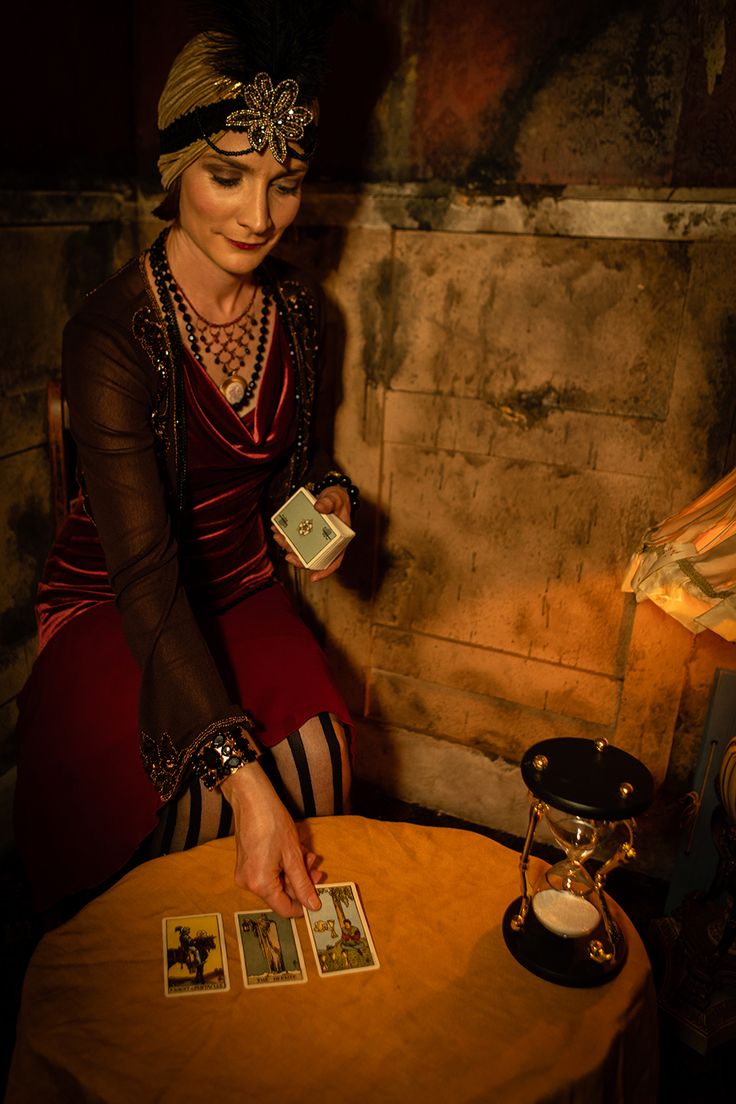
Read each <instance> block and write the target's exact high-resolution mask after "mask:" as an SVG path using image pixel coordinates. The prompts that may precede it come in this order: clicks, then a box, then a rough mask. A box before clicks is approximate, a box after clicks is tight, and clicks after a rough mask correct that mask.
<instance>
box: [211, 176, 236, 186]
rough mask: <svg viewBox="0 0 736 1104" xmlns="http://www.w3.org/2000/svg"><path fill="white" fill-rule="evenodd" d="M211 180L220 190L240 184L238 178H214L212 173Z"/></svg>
mask: <svg viewBox="0 0 736 1104" xmlns="http://www.w3.org/2000/svg"><path fill="white" fill-rule="evenodd" d="M212 179H213V180H214V182H215V184H219V185H220V187H221V188H234V187H235V185H236V184H239V183H240V177H239V176H215V175H214V173H213V175H212Z"/></svg>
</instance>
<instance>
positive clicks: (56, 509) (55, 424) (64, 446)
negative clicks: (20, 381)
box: [46, 379, 79, 533]
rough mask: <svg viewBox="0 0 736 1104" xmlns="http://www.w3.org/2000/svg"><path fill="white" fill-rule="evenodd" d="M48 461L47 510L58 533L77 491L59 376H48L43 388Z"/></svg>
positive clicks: (67, 411)
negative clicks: (44, 393)
mask: <svg viewBox="0 0 736 1104" xmlns="http://www.w3.org/2000/svg"><path fill="white" fill-rule="evenodd" d="M46 415H47V425H48V442H49V463H50V465H51V512H52V515H53V518H54V526H55V530H56V532H57V533H58V531H59V529H60V528H61V526H62V525H63V524H64V521H65V519H66V517H67V515H68V514H69V511H70V509H71V506H72V503H73V502H74V501H75V500H76V498H77V495H78V493H79V489H78V487H77V479H76V461H77V455H76V453H77V450H76V446H75V444H74V439H73V438H72V435H71V433H70V432H69V410H68V408H67V405H66V403H65V402H64V396H63V394H62V390H61V380H57V379H53V380H50V381H49V383H48V386H47V388H46Z"/></svg>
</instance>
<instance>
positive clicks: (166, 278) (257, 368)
mask: <svg viewBox="0 0 736 1104" xmlns="http://www.w3.org/2000/svg"><path fill="white" fill-rule="evenodd" d="M150 258H151V271H152V272H153V277H154V280H155V281H156V289H157V291H158V293H159V299H161V300H162V302H165V301H166V300H167V299H168V297H169V296H170V297H171V300H173V302H174V304H175V307H176V309H177V310H178V311H179V313H180V314H181V317H182V321H183V323H184V329H185V331H186V335H187V341H188V343H189V348H190V349H191V351H192V356H194V358H195V359H196V360H197V362H198V363H199V364H200V365H201V366H202V368H203V369H204V370H205V372H206V371H207V366H206V364H205V363H204V360H203V358H202V354H201V352H200V348H199V342H198V340H197V329H199V330H200V332H202V333H203V335H204V333H205V330H206V328H210V329H211V330H223V331H225V341H224V342H222V341H220V342H219V345H218V346H216V347H215V350H214V351H215V363H216V364H218V365H220V366H221V367H222V371H223V373H224V376H225V379H224V380H223V381H222V383H221V384H220V391H221V392H222V394H223V395H224V397H225V399H226V400H227V402H228V403H229V404H230V406H231V407H232V408H233V410H234V411H235V412H236V413H239V412H240V411H241V410H242V409H243V407H245V406H248V404H249V403H250V401H251V399H252V398H253V395H254V394H255V390H256V387H257V386H258V381H259V379H260V377H261V373H262V371H263V361H264V357H265V353H266V344H267V341H268V329H269V325H268V323H269V315H270V309H271V295H270V291H269V289H268V286H267V285H266V284H261V285H260V287H261V296H262V300H263V305H262V308H261V322H260V333H259V336H258V344H257V346H256V352H255V360H254V363H253V370H252V372H251V374H250V379H248V380H246V379H244V378H243V376H241V375H240V374H239V372H238V368H241V369H242V368H244V367H245V357H246V356H249V355H250V345H249V344H247V343H248V342H250V341H252V340H253V336H254V335H253V331H252V329H251V327H252V326H254V325H255V321H256V320H255V318H254V317H253V316H252V315H250V311H251V308H252V306H253V303H254V301H255V297H256V293H257V291H258V286H259V285H258V284H256V287H255V288H254V290H253V296H252V298H251V301H250V303H249V304H248V306H247V307H246V309H245V310H244V311H243V313H242V314H241V315H239V316H238V317H237V318H235V319H233V320H232V321H231V322H224V323H214V322H209V321H208V320H207V319H206V318H204V316H203V315H201V314H200V313H199V311H198V310H197V309H196V307H194V306H192V304H191V303H190V301H189V299H188V298H187V296H186V295H185V294H184V291H183V290H182V289H181V288H180V287H179V285H178V284H177V282H176V280H175V279H174V276H173V274H172V272H171V269H170V268H169V262H168V258H167V256H166V247H165V239H164V236H163V235H160V236H159V238H157V240H156V242H155V243H154V245H153V246H152V247H151V252H150ZM164 289H166V291H167V293H168V294H167V295H166V296H164V294H163V290H164ZM190 311H192V312H193V313H194V315H196V318H197V319H198V323H197V322H195V320H194V319H193V318H192V315H191V314H190ZM246 317H247V322H246V323H245V324H244V325H243V326H242V332H241V340H242V342H243V348H242V349H241V350H240V351H236V340H235V338H234V337H233V333H232V331H233V328H234V327H236V326H237V325H238V324H239V323H242V320H243V319H244V318H246ZM211 348H212V343H210V344H208V343H207V341H206V340H205V350H206V351H207V352H210V351H211ZM223 352H224V355H223ZM236 356H237V359H238V363H237V364H236V365H234V366H233V360H235V358H236Z"/></svg>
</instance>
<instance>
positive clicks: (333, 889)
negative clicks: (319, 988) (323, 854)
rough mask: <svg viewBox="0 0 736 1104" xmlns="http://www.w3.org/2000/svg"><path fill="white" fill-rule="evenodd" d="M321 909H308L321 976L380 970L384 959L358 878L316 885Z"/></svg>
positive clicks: (312, 939)
mask: <svg viewBox="0 0 736 1104" xmlns="http://www.w3.org/2000/svg"><path fill="white" fill-rule="evenodd" d="M315 889H316V891H317V893H318V894H319V896H320V900H321V901H322V908H321V909H320V910H319V912H310V910H309V909H305V910H304V916H305V917H306V921H307V927H308V929H309V939H310V941H311V944H312V950H313V951H314V958H315V961H316V963H317V969H318V971H319V976H320V977H334V976H335V975H338V974H347V973H355V972H356V971H357V970H377V969H378V967H379V965H380V963H379V961H378V955H377V954H376V948H375V947H374V946H373V940H372V938H371V933H370V931H369V930H368V924H367V922H366V918H365V913H364V912H363V909H362V908H361V904H360V900H359V898H358V889H357V886H356V885H355V883H354V882H334V883H332V884H330V883H327V884H325V885H318V886H315Z"/></svg>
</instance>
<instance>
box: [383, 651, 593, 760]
mask: <svg viewBox="0 0 736 1104" xmlns="http://www.w3.org/2000/svg"><path fill="white" fill-rule="evenodd" d="M509 699H510V700H509ZM367 700H368V708H367V710H366V713H367V716H368V717H369V718H371V719H372V720H376V721H380V722H381V723H383V724H385V725H398V726H399V727H400V728H405V729H407V730H410V731H414V732H423V733H426V734H427V735H429V736H433V737H435V738H437V739H441V740H447V741H449V742H450V743H457V744H464V745H466V746H468V747H474V748H478V749H479V750H481V751H483V752H485V753H486V754H489V755H497V756H502V757H503V758H504V759H509V760H511V761H512V762H516V763H518V762H520V761H521V757H522V755H523V754H524V751H525V750H526V748H527V747H529V745H530V744H533V743H536V741H537V740H548V739H552V738H553V737H557V736H575V737H580V738H587V739H598V738H599V737H601V736H604V737H606V738H609V737H610V736H611V729H610V728H607V727H604V726H602V725H597V724H593V723H591V722H589V721H583V720H580V719H578V718H576V717H571V716H564V715H563V714H562V713H558V712H553V711H552V710H551V709H547V710H545V709H533V708H531V707H529V706H525V705H519V704H518V703H517V702H515V701H514V700H513V698H512V697H511V693H509V695H508V698H507V699H506V700H504V699H502V698H501V697H495V698H494V697H490V696H488V695H485V694H477V693H472V692H469V691H463V690H456V689H454V688H452V687H449V686H447V685H445V684H441V683H439V682H436V681H432V680H431V678H426V677H425V678H422V677H421V675H418V676H416V677H407V676H404V675H397V674H395V673H393V672H390V671H381V670H375V669H374V670H373V671H372V672H371V681H370V686H369V691H368V699H367Z"/></svg>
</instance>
